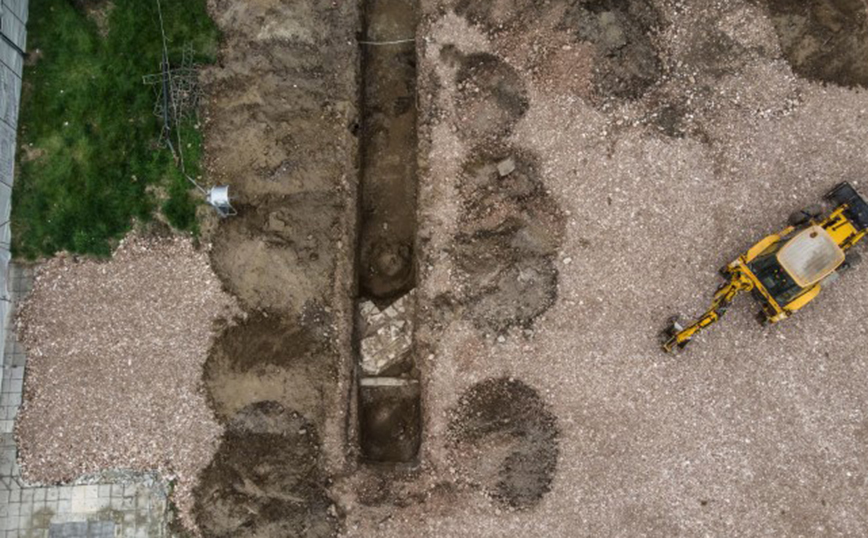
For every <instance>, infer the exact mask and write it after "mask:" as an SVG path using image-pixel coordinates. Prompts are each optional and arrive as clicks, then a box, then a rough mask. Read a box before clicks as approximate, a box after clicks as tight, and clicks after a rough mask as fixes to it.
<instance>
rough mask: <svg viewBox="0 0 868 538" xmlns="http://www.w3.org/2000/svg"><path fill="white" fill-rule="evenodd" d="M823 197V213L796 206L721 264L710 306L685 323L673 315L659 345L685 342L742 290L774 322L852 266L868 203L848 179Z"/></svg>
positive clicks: (866, 226)
mask: <svg viewBox="0 0 868 538" xmlns="http://www.w3.org/2000/svg"><path fill="white" fill-rule="evenodd" d="M826 199H827V200H828V201H830V202H831V203H833V204H834V205H835V207H834V209H833V210H832V212H831V213H830V214H829V215H828V216H826V217H825V218H822V211H821V210H819V209H806V210H802V211H798V212H796V213H794V214H793V215H792V216H791V217H790V226H788V227H787V228H785V229H784V230H782V231H781V232H779V233H777V234H772V235H769V236H767V237H765V238H763V239H762V240H761V241H759V242H758V243H757V244H755V245H754V246H753V247H751V248H750V249H748V251H747V252H746V253H745V254H743V255H741V256H739V257H738V258H737V259H736V260H735V261H733V262H732V263H730V264H728V265H726V266H725V267H724V268H723V269H721V275H723V277H724V278H726V279H727V282H725V283H724V284H721V286H720V287H719V288H718V290H717V292H716V293H715V295H714V299H713V301H712V305H711V308H710V309H709V310H708V311H707V312H706V313H705V314H703V315H702V316H701V317H699V318H698V319H696V320H695V321H693V322H691V323H689V324H686V325H682V324H680V323H679V322H678V321H677V318H673V320H672V321H671V323H670V326H669V328H667V330H666V331H664V333H663V349H664V350H665V351H672V350H674V349H677V348H683V347H684V346H686V345H687V344H688V343H689V342H690V341H691V340H692V339H693V337H694V336H696V335H697V334H698V333H699V332H700V331H702V330H703V329H705V328H706V327H708V326H710V325H712V324H714V323H716V322H717V321H718V320H720V318H721V317H723V315H724V314H725V313H726V310H727V308H728V307H729V305H730V303H731V302H732V300H733V299H734V298H735V297H736V296H737V295H739V294H740V293H742V292H750V293H751V295H752V296H753V298H754V299H755V300H756V301H757V302H758V303H759V304H760V305H761V307H762V310H761V311H760V313H759V316H758V320H759V321H760V323H762V324H763V325H765V324H768V323H777V322H778V321H781V320H783V319H786V318H788V317H789V316H790V315H791V314H793V313H794V312H796V311H798V310H799V309H801V308H803V307H804V306H805V305H807V304H808V303H810V302H811V301H813V300H814V299H815V298H816V297H817V295H818V294H819V293H820V290H821V289H822V288H823V286H827V285H828V284H830V283H831V282H833V281H834V280H835V279H837V276H838V273H837V272H838V271H840V270H841V269H845V268H849V267H851V266H853V265H855V264H856V263H857V262H858V261H859V259H860V257H859V255H858V253H857V252H855V251H851V250H850V249H852V247H853V246H854V245H856V243H857V242H859V241H860V240H861V239H862V238H863V237H865V235H866V233H868V231H866V230H868V203H866V202H865V200H864V199H863V198H862V197H861V196H860V195H859V193H857V192H856V190H855V189H854V188H853V187H852V186H851V185H850V184H849V183H841V184H839V185H837V186H836V187H835V188H834V189H832V190H831V191H830V192H829V193H828V194H827V195H826Z"/></svg>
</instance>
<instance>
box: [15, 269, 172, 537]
mask: <svg viewBox="0 0 868 538" xmlns="http://www.w3.org/2000/svg"><path fill="white" fill-rule="evenodd" d="M32 286H33V269H32V268H31V267H26V266H19V265H16V264H12V265H10V268H9V280H8V288H9V292H10V297H9V298H8V299H10V300H11V301H12V304H13V308H12V309H11V311H12V313H11V314H10V316H9V319H8V320H6V325H5V326H6V345H5V349H4V350H3V361H2V363H3V376H2V382H0V538H11V537H15V538H19V537H20V538H30V537H33V538H37V537H38V538H47V537H51V538H61V537H63V538H115V537H137V538H138V537H142V538H144V537H161V536H167V535H168V532H167V530H166V520H167V510H166V491H165V488H164V487H163V486H162V484H161V483H160V482H159V481H157V480H156V479H155V478H154V477H151V476H143V477H136V478H135V479H133V478H129V477H124V479H118V480H115V481H110V480H107V479H102V480H95V482H96V483H93V484H71V485H60V486H35V485H29V484H26V483H25V482H24V481H23V480H22V479H21V476H20V473H19V469H18V463H17V461H16V459H17V449H16V447H15V437H14V435H13V433H12V432H13V428H14V424H15V422H14V421H15V416H16V415H17V413H18V406H19V405H20V404H21V391H22V387H23V381H24V367H25V365H26V360H27V359H26V357H25V354H24V349H23V348H22V347H21V345H20V344H19V343H18V340H17V339H16V338H15V332H14V328H13V327H12V323H11V321H12V319H13V316H14V305H15V303H16V302H17V301H18V300H19V299H20V298H21V297H23V296H24V295H26V294H27V293H28V292H29V291H30V289H31V288H32ZM3 299H6V298H3Z"/></svg>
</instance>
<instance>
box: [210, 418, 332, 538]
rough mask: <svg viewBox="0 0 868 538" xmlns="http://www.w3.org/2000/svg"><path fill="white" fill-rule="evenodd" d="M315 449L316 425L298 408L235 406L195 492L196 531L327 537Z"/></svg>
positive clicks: (326, 505)
mask: <svg viewBox="0 0 868 538" xmlns="http://www.w3.org/2000/svg"><path fill="white" fill-rule="evenodd" d="M319 453H320V449H319V438H318V436H317V432H316V428H315V427H314V426H313V425H312V424H311V423H309V422H308V421H307V420H306V419H305V418H304V417H302V416H301V415H299V414H298V413H295V412H291V411H287V410H286V409H284V408H283V406H281V405H280V404H277V403H275V402H262V403H258V404H254V405H251V406H249V407H247V408H245V409H243V410H242V411H240V412H239V413H238V414H236V415H235V418H234V419H233V420H232V421H231V422H230V423H229V426H228V428H227V430H226V433H225V435H224V437H223V440H222V442H221V444H220V448H219V449H218V451H217V454H216V456H215V457H214V460H213V461H212V462H211V464H210V465H209V466H208V467H207V468H206V469H205V470H204V471H203V472H202V475H201V477H200V480H199V485H198V487H197V489H196V492H195V493H196V521H197V523H198V524H199V528H200V530H201V531H202V534H203V535H204V536H206V537H212V536H213V537H218V536H219V537H226V538H228V537H241V536H245V537H247V536H258V537H275V538H277V537H281V538H283V537H286V536H293V537H304V538H323V537H327V536H334V535H335V533H336V527H337V521H336V519H335V517H334V516H333V515H332V514H334V509H331V506H332V502H331V499H330V498H329V496H328V494H327V492H326V486H327V484H326V477H325V476H324V473H323V471H322V468H321V462H320V455H319ZM251 462H255V465H252V464H251ZM330 509H331V514H330Z"/></svg>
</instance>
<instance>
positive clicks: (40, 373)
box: [17, 236, 236, 523]
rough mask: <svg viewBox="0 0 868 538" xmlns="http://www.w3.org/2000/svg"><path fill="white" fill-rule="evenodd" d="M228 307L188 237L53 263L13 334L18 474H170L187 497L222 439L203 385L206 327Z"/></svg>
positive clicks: (46, 477)
mask: <svg viewBox="0 0 868 538" xmlns="http://www.w3.org/2000/svg"><path fill="white" fill-rule="evenodd" d="M235 311H236V307H235V302H234V300H233V299H232V298H231V297H230V296H229V295H227V294H226V293H225V292H224V291H223V290H222V289H221V286H220V282H219V281H218V279H217V278H216V277H215V276H214V274H213V273H212V271H211V267H210V265H209V264H208V257H207V255H206V254H205V253H204V252H202V251H197V250H195V249H194V248H193V246H192V244H191V243H190V241H188V240H186V239H144V238H140V237H136V236H132V237H130V238H128V239H127V240H125V241H124V242H123V243H122V244H121V245H120V247H119V248H118V249H117V251H116V252H115V255H114V257H113V258H112V259H111V261H108V262H96V261H91V260H88V261H76V260H75V259H73V258H70V257H59V258H54V259H51V260H49V261H48V262H46V263H45V264H44V265H43V266H42V267H41V268H40V270H39V273H38V275H37V277H36V282H35V284H34V288H33V291H32V293H31V294H30V295H29V296H28V298H27V299H26V301H25V303H24V304H23V306H22V308H21V311H20V315H19V318H18V330H19V335H20V338H21V341H22V343H23V344H24V346H25V348H26V350H27V353H28V363H27V371H26V378H25V403H24V407H23V409H22V411H21V414H20V416H19V421H18V424H17V435H18V446H19V458H20V462H21V469H22V475H23V476H24V477H25V478H26V479H27V480H30V481H36V482H62V481H67V480H70V479H73V478H75V477H77V476H80V475H83V474H89V473H96V472H98V471H100V470H102V469H112V468H122V469H132V470H140V471H148V470H158V471H160V472H161V473H163V476H165V477H171V476H173V475H174V476H175V477H177V480H178V484H177V488H176V490H175V493H176V497H175V500H176V502H177V503H178V505H179V507H180V508H181V512H182V518H183V520H184V521H185V522H187V523H189V522H190V521H191V520H190V519H188V513H189V509H190V507H191V504H190V503H191V498H190V489H191V488H192V486H193V481H194V480H195V478H196V476H197V475H198V472H199V470H200V469H202V468H203V467H205V466H206V465H207V464H208V462H209V461H210V459H211V456H212V454H213V452H214V450H215V447H216V444H217V442H218V440H219V437H220V435H221V433H222V427H221V426H220V425H219V424H218V423H217V422H216V420H215V418H214V416H213V414H212V412H211V410H210V409H209V407H208V404H207V401H206V399H205V396H204V393H203V391H202V388H201V375H202V372H201V369H202V364H203V363H204V362H205V359H206V357H207V355H208V350H209V348H210V346H211V341H212V338H213V337H214V329H215V326H216V325H215V320H217V319H218V318H228V317H231V316H232V315H233V314H234V313H235Z"/></svg>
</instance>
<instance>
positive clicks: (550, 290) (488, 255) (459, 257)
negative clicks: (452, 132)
mask: <svg viewBox="0 0 868 538" xmlns="http://www.w3.org/2000/svg"><path fill="white" fill-rule="evenodd" d="M462 172H463V173H462V175H461V179H460V184H459V189H460V192H461V199H462V201H463V213H462V216H461V218H460V223H461V226H460V232H459V234H458V235H457V237H456V244H455V263H456V267H457V268H458V270H459V272H460V273H459V275H460V276H459V278H460V279H461V280H460V282H461V287H460V288H459V293H460V294H461V295H462V296H463V297H464V298H465V300H466V301H467V303H468V307H467V308H468V310H469V312H470V314H471V319H473V320H474V322H475V323H477V325H479V326H480V327H482V328H487V329H489V330H494V331H497V332H503V331H505V330H507V329H508V328H509V327H512V326H519V327H525V328H527V327H529V326H530V324H531V323H532V322H533V320H534V318H536V317H537V316H539V315H540V314H541V313H543V312H544V311H545V310H546V309H547V308H548V307H549V306H551V305H552V304H553V303H554V300H555V298H556V296H557V269H556V268H555V266H554V260H553V258H554V255H555V253H556V252H557V249H558V247H559V245H560V241H561V238H562V237H563V232H564V224H563V215H562V214H561V212H560V210H559V209H558V207H557V204H556V203H555V202H554V201H553V200H552V199H551V197H550V196H548V195H547V194H546V192H545V187H544V184H543V182H542V181H541V179H540V177H539V164H538V162H537V160H536V159H535V158H534V156H533V155H532V154H531V153H530V152H528V151H526V150H521V149H519V148H514V147H510V146H506V145H498V146H494V147H493V148H486V147H481V148H477V149H476V150H474V151H472V152H471V158H470V159H469V160H468V161H466V162H465V163H464V166H463V170H462Z"/></svg>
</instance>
